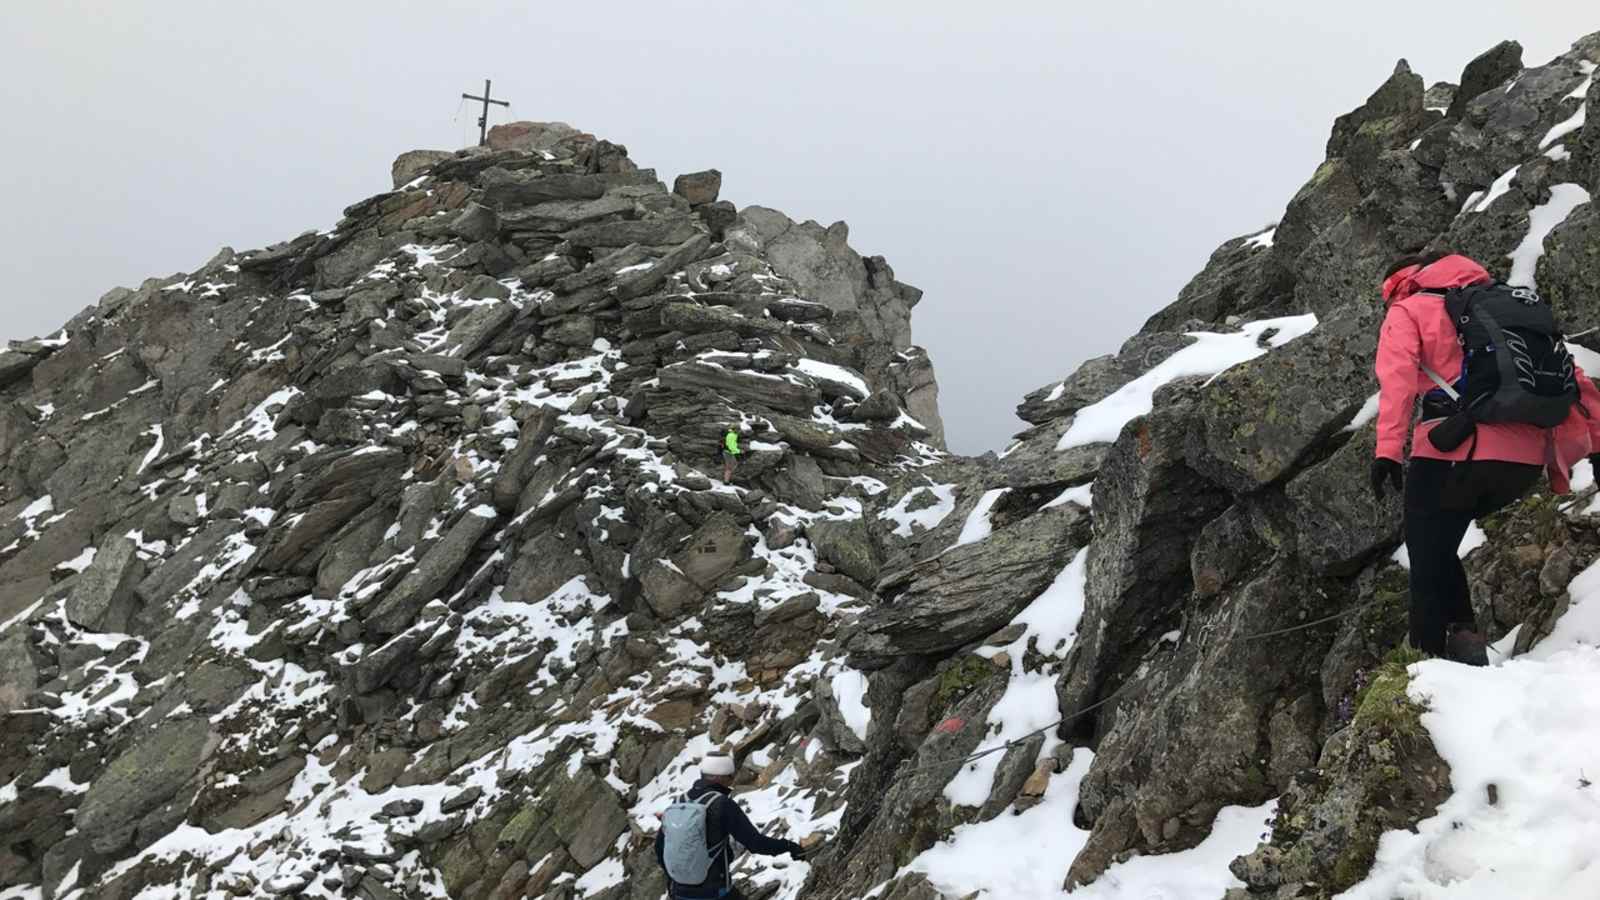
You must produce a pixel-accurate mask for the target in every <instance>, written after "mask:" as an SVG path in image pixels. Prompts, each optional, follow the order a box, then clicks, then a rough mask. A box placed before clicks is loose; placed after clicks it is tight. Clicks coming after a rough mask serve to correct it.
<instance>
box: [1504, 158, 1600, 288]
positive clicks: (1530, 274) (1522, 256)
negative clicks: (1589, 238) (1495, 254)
mask: <svg viewBox="0 0 1600 900" xmlns="http://www.w3.org/2000/svg"><path fill="white" fill-rule="evenodd" d="M1588 202H1589V192H1588V191H1586V190H1584V189H1583V188H1582V187H1581V186H1580V185H1576V184H1570V183H1568V184H1557V185H1553V186H1552V187H1551V188H1550V200H1549V201H1548V202H1546V203H1542V204H1540V205H1538V206H1535V207H1534V208H1533V209H1532V210H1530V211H1529V212H1528V235H1527V237H1525V238H1523V239H1522V243H1521V244H1518V245H1517V249H1515V250H1513V251H1511V252H1510V253H1509V254H1507V258H1508V259H1510V260H1511V277H1510V278H1509V279H1507V281H1508V283H1510V284H1526V285H1528V286H1530V287H1536V286H1537V285H1535V284H1534V271H1535V269H1536V268H1537V267H1538V265H1539V257H1541V256H1543V255H1544V239H1545V238H1547V237H1549V236H1550V232H1552V231H1554V230H1556V226H1557V225H1560V224H1561V223H1562V222H1565V221H1566V220H1567V216H1570V215H1572V211H1573V210H1575V209H1577V208H1578V207H1580V206H1582V205H1584V204H1585V203H1588Z"/></svg>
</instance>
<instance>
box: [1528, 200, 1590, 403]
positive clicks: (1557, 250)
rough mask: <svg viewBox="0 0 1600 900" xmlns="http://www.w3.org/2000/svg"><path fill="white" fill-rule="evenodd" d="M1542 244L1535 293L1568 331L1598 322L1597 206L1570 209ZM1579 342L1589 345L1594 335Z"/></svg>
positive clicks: (1575, 330) (1580, 329) (1586, 205)
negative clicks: (1567, 214) (1548, 303)
mask: <svg viewBox="0 0 1600 900" xmlns="http://www.w3.org/2000/svg"><path fill="white" fill-rule="evenodd" d="M1544 246H1545V252H1544V255H1543V256H1541V257H1540V258H1539V264H1538V269H1537V274H1536V277H1537V279H1538V284H1539V293H1540V294H1542V295H1543V296H1544V297H1545V299H1547V300H1549V301H1550V304H1551V305H1552V306H1553V307H1555V310H1556V314H1557V315H1558V316H1559V317H1560V319H1561V324H1562V326H1563V327H1565V328H1566V329H1567V330H1568V331H1569V332H1572V333H1576V332H1580V331H1586V330H1588V329H1591V328H1594V327H1596V326H1600V208H1597V207H1596V205H1595V204H1594V203H1593V202H1590V203H1588V204H1585V205H1584V206H1580V207H1578V208H1577V209H1576V210H1573V212H1572V214H1571V215H1569V216H1567V220H1566V221H1565V222H1563V223H1561V224H1560V225H1559V226H1557V227H1556V229H1555V231H1553V232H1551V233H1550V236H1549V237H1548V238H1546V239H1545V244H1544ZM1579 342H1580V343H1584V344H1591V345H1592V344H1593V343H1594V335H1593V334H1590V335H1588V336H1587V337H1584V338H1579ZM1592 374H1594V373H1591V375H1592Z"/></svg>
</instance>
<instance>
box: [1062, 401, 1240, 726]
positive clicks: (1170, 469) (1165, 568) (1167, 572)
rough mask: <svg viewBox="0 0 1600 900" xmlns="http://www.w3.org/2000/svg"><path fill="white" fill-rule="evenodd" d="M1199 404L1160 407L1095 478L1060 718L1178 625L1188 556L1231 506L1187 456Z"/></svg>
mask: <svg viewBox="0 0 1600 900" xmlns="http://www.w3.org/2000/svg"><path fill="white" fill-rule="evenodd" d="M1204 396H1208V395H1207V394H1202V397H1204ZM1158 399H1165V398H1158ZM1198 405H1199V403H1198V402H1197V401H1195V400H1194V399H1193V395H1192V394H1190V395H1189V396H1187V397H1184V398H1182V399H1180V400H1179V402H1169V403H1165V404H1163V403H1159V402H1158V404H1157V406H1156V408H1155V410H1154V411H1153V412H1152V413H1151V414H1150V415H1148V416H1145V417H1144V418H1143V419H1135V420H1134V421H1133V422H1130V423H1129V424H1128V425H1127V426H1126V427H1124V428H1123V430H1122V434H1121V435H1120V436H1119V437H1118V438H1117V442H1116V443H1115V444H1114V445H1113V446H1112V449H1111V452H1110V454H1109V455H1108V456H1107V457H1106V460H1105V464H1104V466H1102V467H1101V469H1100V474H1099V477H1097V478H1096V479H1095V482H1094V525H1095V535H1094V543H1092V544H1090V545H1089V552H1088V558H1087V560H1086V562H1085V587H1084V596H1085V606H1084V611H1083V617H1082V621H1081V623H1080V625H1079V629H1078V634H1079V637H1078V641H1077V643H1076V644H1075V645H1074V650H1073V654H1072V657H1071V659H1070V661H1069V665H1068V669H1067V672H1066V675H1065V677H1064V678H1063V679H1062V681H1061V684H1060V686H1059V689H1058V693H1059V694H1060V696H1061V698H1062V703H1063V707H1062V708H1063V710H1064V711H1067V712H1071V711H1073V710H1074V709H1077V708H1082V707H1085V706H1088V705H1089V704H1090V703H1092V702H1095V701H1096V700H1098V699H1099V698H1100V692H1101V685H1102V684H1103V683H1104V681H1105V680H1106V679H1107V678H1108V677H1109V674H1110V673H1111V672H1113V671H1114V670H1116V669H1118V668H1119V667H1122V666H1125V665H1126V664H1127V663H1126V661H1127V660H1128V659H1130V658H1132V657H1134V656H1137V654H1138V648H1139V647H1140V646H1141V645H1143V644H1145V643H1148V642H1150V641H1151V640H1153V637H1154V635H1159V634H1161V633H1163V632H1165V631H1167V630H1169V629H1170V628H1172V627H1173V624H1172V623H1173V620H1174V618H1175V617H1176V615H1177V611H1178V609H1179V608H1181V606H1182V605H1183V601H1184V600H1185V599H1186V598H1187V596H1188V594H1189V591H1190V588H1191V566H1190V563H1189V554H1190V550H1191V548H1192V547H1193V545H1194V542H1195V540H1196V537H1197V535H1199V534H1200V533H1201V532H1202V529H1203V528H1204V527H1205V526H1206V524H1207V523H1208V522H1210V521H1211V520H1212V519H1214V518H1216V516H1217V515H1218V514H1219V513H1221V512H1222V511H1223V509H1225V508H1226V507H1227V505H1228V497H1227V494H1226V493H1225V492H1224V491H1222V490H1219V489H1218V488H1217V487H1216V486H1215V485H1213V484H1211V483H1209V482H1208V481H1207V480H1206V479H1204V478H1201V477H1198V476H1197V475H1196V474H1195V472H1194V471H1193V470H1192V469H1191V468H1190V467H1189V466H1188V464H1187V461H1186V457H1185V455H1184V452H1183V441H1184V437H1185V436H1186V435H1188V434H1190V433H1192V432H1193V431H1194V430H1195V428H1196V422H1195V419H1196V417H1197V409H1196V407H1197V406H1198ZM1061 508H1065V509H1072V508H1075V507H1074V506H1072V505H1070V504H1069V505H1067V506H1065V507H1061Z"/></svg>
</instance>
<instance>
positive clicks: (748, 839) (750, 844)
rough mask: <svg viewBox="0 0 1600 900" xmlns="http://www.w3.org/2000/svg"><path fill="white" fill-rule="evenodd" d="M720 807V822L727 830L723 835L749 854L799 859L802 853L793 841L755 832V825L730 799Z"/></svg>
mask: <svg viewBox="0 0 1600 900" xmlns="http://www.w3.org/2000/svg"><path fill="white" fill-rule="evenodd" d="M722 807H723V810H724V812H723V814H722V815H723V820H722V821H723V825H724V827H726V828H727V831H726V832H725V833H726V834H727V835H729V836H730V837H732V838H733V839H734V840H736V841H738V842H739V845H740V846H741V847H744V848H745V849H746V850H749V851H750V852H751V853H754V854H757V855H758V856H777V855H779V854H781V853H787V854H789V855H790V856H793V857H794V858H795V859H799V858H800V856H801V854H802V853H803V852H804V851H802V850H801V849H800V845H799V844H796V843H795V842H794V841H786V840H784V839H782V838H773V837H767V836H766V835H764V834H762V833H761V832H760V831H757V830H756V826H755V824H754V823H753V822H751V821H750V817H749V816H747V815H745V814H744V810H743V809H741V808H740V807H739V804H737V803H735V802H734V801H733V798H732V797H728V798H725V802H724V803H723V804H722Z"/></svg>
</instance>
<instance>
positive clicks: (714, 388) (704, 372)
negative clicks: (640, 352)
mask: <svg viewBox="0 0 1600 900" xmlns="http://www.w3.org/2000/svg"><path fill="white" fill-rule="evenodd" d="M658 377H660V379H661V386H662V387H665V388H670V389H673V390H681V391H690V392H694V391H710V392H712V393H713V394H716V395H719V396H722V397H725V398H727V399H728V400H729V401H730V402H732V403H734V404H735V405H737V406H740V407H750V406H755V407H765V408H767V409H772V410H776V411H779V412H786V413H790V414H793V415H796V416H809V415H810V414H811V410H812V408H813V407H815V406H816V405H817V404H819V403H821V402H822V393H821V392H820V391H818V390H817V388H816V386H815V385H813V384H811V383H810V381H809V380H808V379H803V378H801V377H798V376H795V375H787V376H785V375H768V374H766V373H763V372H751V371H745V370H739V369H728V368H724V367H722V366H719V365H716V364H714V363H706V362H699V361H690V362H681V363H673V364H672V365H670V366H666V367H663V368H662V369H661V371H660V373H659V376H658Z"/></svg>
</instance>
